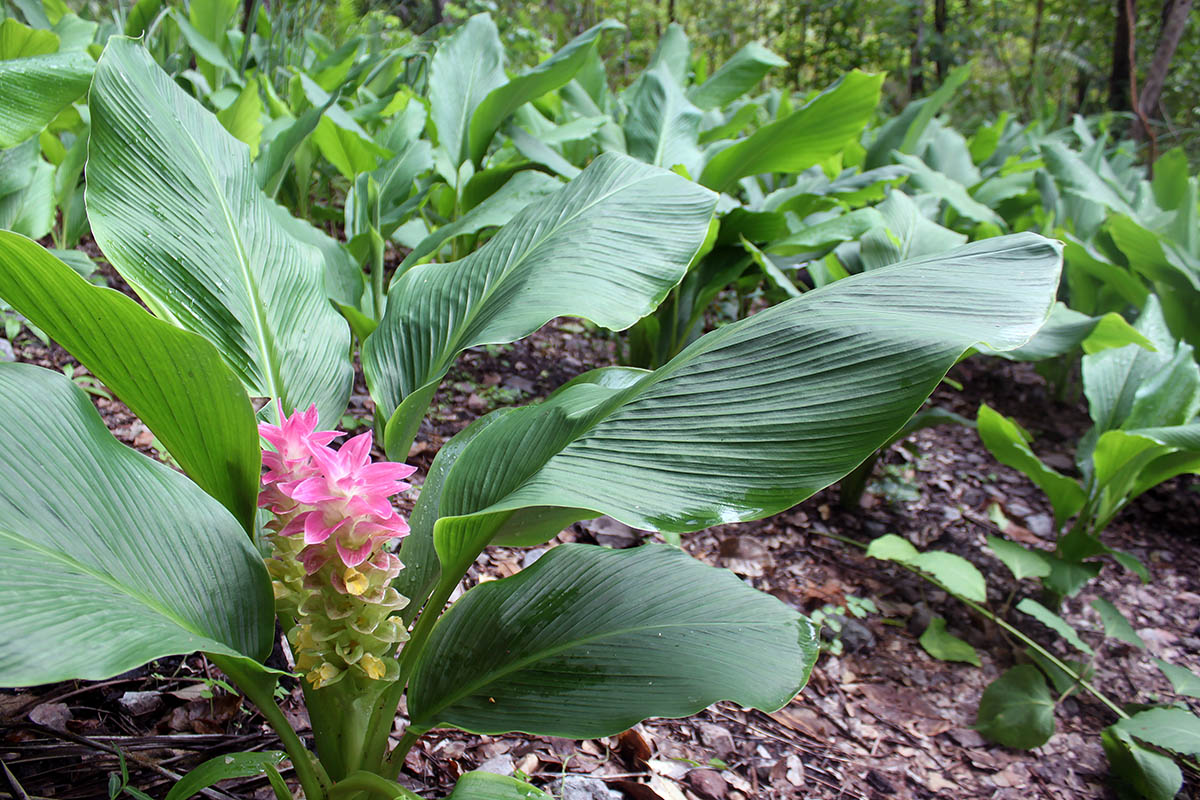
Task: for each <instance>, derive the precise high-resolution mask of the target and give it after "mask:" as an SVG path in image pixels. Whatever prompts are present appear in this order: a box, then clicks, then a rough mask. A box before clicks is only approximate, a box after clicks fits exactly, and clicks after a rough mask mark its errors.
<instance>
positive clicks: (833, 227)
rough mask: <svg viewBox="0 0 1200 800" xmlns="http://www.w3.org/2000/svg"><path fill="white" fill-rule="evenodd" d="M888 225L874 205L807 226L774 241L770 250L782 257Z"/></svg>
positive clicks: (828, 245)
mask: <svg viewBox="0 0 1200 800" xmlns="http://www.w3.org/2000/svg"><path fill="white" fill-rule="evenodd" d="M884 224H886V223H885V221H884V218H883V215H882V214H880V213H879V212H878V211H877V210H876V209H874V208H859V209H855V210H854V211H851V212H849V213H848V214H842V215H841V216H840V217H834V218H833V219H829V220H825V221H823V222H818V223H815V224H813V225H808V226H805V227H803V228H801V229H800V230H798V231H796V232H795V233H793V234H790V235H788V236H786V237H784V238H783V239H780V240H778V241H776V242H773V243H772V244H771V245H770V246H769V247H768V248H767V252H769V253H775V254H777V255H781V256H789V255H797V254H799V253H806V252H810V251H813V250H824V249H825V248H827V247H832V246H833V245H836V244H841V243H842V242H848V241H852V240H854V239H857V238H858V237H860V236H862V235H863V234H864V233H866V232H867V231H869V230H871V228H874V227H878V226H882V225H884Z"/></svg>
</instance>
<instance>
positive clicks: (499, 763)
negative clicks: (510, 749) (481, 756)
mask: <svg viewBox="0 0 1200 800" xmlns="http://www.w3.org/2000/svg"><path fill="white" fill-rule="evenodd" d="M516 769H517V765H516V763H515V762H514V761H513V758H512V756H510V755H509V754H508V753H502V754H501V755H498V756H492V757H491V758H489V759H488V760H487V761H484V762H483V763H482V764H480V765H479V770H480V771H481V772H491V773H493V774H495V775H512V774H513V772H515V771H516Z"/></svg>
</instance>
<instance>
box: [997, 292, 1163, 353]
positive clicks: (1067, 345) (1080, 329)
mask: <svg viewBox="0 0 1200 800" xmlns="http://www.w3.org/2000/svg"><path fill="white" fill-rule="evenodd" d="M1130 344H1136V345H1139V346H1141V347H1144V348H1146V349H1147V350H1153V349H1154V344H1153V343H1152V342H1151V341H1150V340H1149V339H1147V338H1146V337H1145V336H1143V335H1142V334H1140V333H1138V331H1137V330H1136V329H1135V328H1134V327H1133V326H1132V325H1130V324H1129V323H1128V322H1126V321H1125V318H1124V317H1122V316H1121V315H1120V314H1118V313H1116V312H1115V311H1111V312H1109V313H1107V314H1104V315H1102V316H1098V317H1089V316H1088V315H1087V314H1081V313H1079V312H1078V311H1074V310H1072V309H1070V308H1067V306H1066V305H1065V304H1063V303H1055V304H1054V309H1053V310H1052V311H1051V312H1050V318H1049V319H1047V320H1046V324H1045V325H1043V326H1042V329H1041V330H1040V331H1038V335H1037V336H1035V337H1033V340H1032V341H1030V342H1029V344H1027V345H1025V346H1024V347H1021V348H1018V349H1016V350H1013V351H1011V352H1009V353H1006V354H1004V357H1005V358H1009V359H1012V360H1014V361H1041V360H1042V359H1044V358H1053V357H1054V356H1061V355H1064V354H1066V353H1070V352H1072V351H1074V350H1075V348H1077V347H1082V348H1083V351H1084V352H1085V353H1099V352H1102V351H1104V350H1109V349H1112V348H1114V347H1124V346H1126V345H1130Z"/></svg>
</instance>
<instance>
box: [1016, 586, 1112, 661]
mask: <svg viewBox="0 0 1200 800" xmlns="http://www.w3.org/2000/svg"><path fill="white" fill-rule="evenodd" d="M1017 611H1020V612H1022V613H1024V614H1028V615H1029V616H1031V617H1033V618H1034V619H1036V620H1037V621H1038V622H1040V623H1042V624H1043V625H1045V626H1046V627H1047V628H1050V629H1051V630H1053V631H1054V632H1055V633H1057V634H1058V635H1059V636H1061V637H1063V638H1064V639H1066V640H1067V643H1068V644H1069V645H1071V646H1072V647H1074V648H1075V649H1076V650H1078V651H1079V652H1081V653H1086V654H1088V655H1089V656H1090V655H1095V653H1096V651H1095V650H1093V649H1092V648H1091V646H1090V645H1089V644H1088V643H1087V642H1085V641H1084V640H1083V639H1080V638H1079V634H1078V633H1076V632H1075V629H1074V628H1072V627H1071V624H1070V623H1069V622H1067V621H1066V620H1065V619H1063V618H1062V617H1060V616H1059V615H1058V614H1055V613H1054V612H1053V611H1051V610H1050V609H1048V608H1046V607H1045V606H1044V605H1042V604H1041V603H1039V602H1038V601H1036V600H1033V599H1031V598H1028V597H1026V598H1025V599H1024V600H1022V601H1021V602H1019V603H1017Z"/></svg>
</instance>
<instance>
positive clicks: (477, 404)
mask: <svg viewBox="0 0 1200 800" xmlns="http://www.w3.org/2000/svg"><path fill="white" fill-rule="evenodd" d="M467 408H469V409H471V410H472V411H483V410H484V409H486V408H487V401H486V400H484V399H483V398H482V397H480V396H479V395H477V394H475V393H474V392H471V395H470V397H468V398H467Z"/></svg>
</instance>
